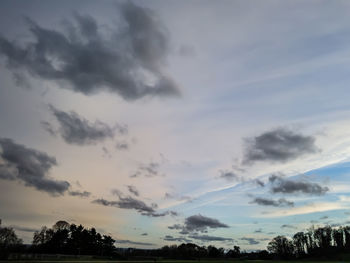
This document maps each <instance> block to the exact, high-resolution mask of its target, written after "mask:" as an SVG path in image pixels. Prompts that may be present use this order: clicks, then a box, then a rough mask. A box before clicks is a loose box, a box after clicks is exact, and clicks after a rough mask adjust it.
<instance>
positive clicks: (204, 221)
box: [184, 214, 229, 232]
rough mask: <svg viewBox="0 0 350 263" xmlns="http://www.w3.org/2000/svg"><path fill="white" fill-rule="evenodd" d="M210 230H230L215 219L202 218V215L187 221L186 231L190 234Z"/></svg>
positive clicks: (189, 218) (188, 218)
mask: <svg viewBox="0 0 350 263" xmlns="http://www.w3.org/2000/svg"><path fill="white" fill-rule="evenodd" d="M208 228H229V226H228V225H226V224H223V223H221V222H220V221H219V220H217V219H215V218H211V217H206V216H202V215H200V214H198V215H193V216H190V217H187V218H186V219H185V224H184V229H185V230H187V231H189V232H191V231H205V230H207V229H208Z"/></svg>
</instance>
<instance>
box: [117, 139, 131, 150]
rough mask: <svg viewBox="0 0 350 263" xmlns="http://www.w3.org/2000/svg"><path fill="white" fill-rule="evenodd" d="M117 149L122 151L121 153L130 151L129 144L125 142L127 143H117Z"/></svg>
mask: <svg viewBox="0 0 350 263" xmlns="http://www.w3.org/2000/svg"><path fill="white" fill-rule="evenodd" d="M115 148H116V149H117V150H121V151H124V150H128V149H129V144H128V143H127V142H125V141H121V142H117V143H116V144H115Z"/></svg>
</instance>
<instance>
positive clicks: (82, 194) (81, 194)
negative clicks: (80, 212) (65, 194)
mask: <svg viewBox="0 0 350 263" xmlns="http://www.w3.org/2000/svg"><path fill="white" fill-rule="evenodd" d="M69 195H71V196H78V197H81V198H86V197H90V196H91V193H90V192H88V191H83V192H81V191H70V192H69Z"/></svg>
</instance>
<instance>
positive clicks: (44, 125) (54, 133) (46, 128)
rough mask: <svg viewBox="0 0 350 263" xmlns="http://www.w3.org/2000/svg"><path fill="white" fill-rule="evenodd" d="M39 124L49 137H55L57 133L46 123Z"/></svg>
mask: <svg viewBox="0 0 350 263" xmlns="http://www.w3.org/2000/svg"><path fill="white" fill-rule="evenodd" d="M40 124H41V126H42V127H43V128H44V130H45V131H47V132H48V133H49V134H50V135H51V136H56V135H57V131H56V130H55V128H54V127H53V126H52V124H51V123H49V122H48V121H41V122H40Z"/></svg>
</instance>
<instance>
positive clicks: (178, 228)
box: [168, 224, 183, 230]
mask: <svg viewBox="0 0 350 263" xmlns="http://www.w3.org/2000/svg"><path fill="white" fill-rule="evenodd" d="M168 228H169V229H172V230H173V229H176V230H180V229H182V228H183V226H182V225H181V224H174V225H172V226H168Z"/></svg>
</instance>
